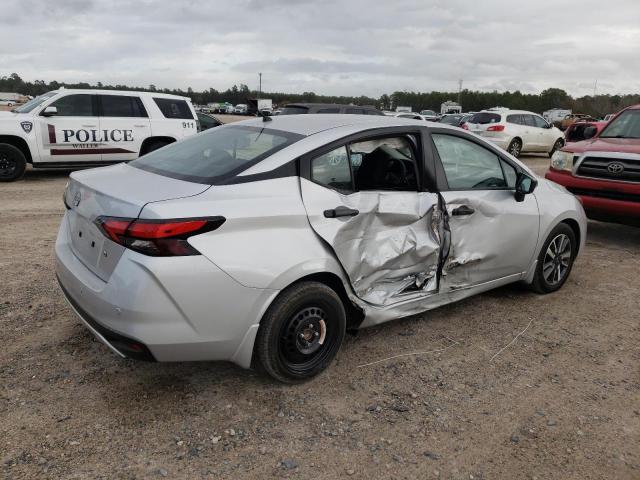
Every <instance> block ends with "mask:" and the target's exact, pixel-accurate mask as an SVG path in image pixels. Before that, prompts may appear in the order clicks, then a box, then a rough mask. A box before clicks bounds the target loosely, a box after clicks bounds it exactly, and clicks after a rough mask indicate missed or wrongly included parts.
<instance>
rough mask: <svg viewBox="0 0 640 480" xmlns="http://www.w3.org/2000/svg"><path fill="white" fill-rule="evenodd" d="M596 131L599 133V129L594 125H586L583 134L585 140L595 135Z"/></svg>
mask: <svg viewBox="0 0 640 480" xmlns="http://www.w3.org/2000/svg"><path fill="white" fill-rule="evenodd" d="M596 133H598V129H597V128H596V127H594V126H593V125H589V126H588V127H585V129H584V130H583V132H582V136H583V137H584V139H585V140H589V139H590V138H593V137H595V136H596Z"/></svg>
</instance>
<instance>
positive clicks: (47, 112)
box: [41, 107, 58, 117]
mask: <svg viewBox="0 0 640 480" xmlns="http://www.w3.org/2000/svg"><path fill="white" fill-rule="evenodd" d="M57 114H58V109H57V108H56V107H46V108H45V109H44V110H43V111H42V114H41V115H42V116H43V117H52V116H54V115H57Z"/></svg>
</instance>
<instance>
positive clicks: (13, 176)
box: [0, 89, 199, 182]
mask: <svg viewBox="0 0 640 480" xmlns="http://www.w3.org/2000/svg"><path fill="white" fill-rule="evenodd" d="M198 130H199V124H198V121H197V116H196V113H195V110H194V108H193V105H192V104H191V100H190V99H189V98H186V97H180V96H176V95H167V94H163V93H155V92H129V91H117V90H71V89H68V90H67V89H61V90H56V91H52V92H48V93H45V94H44V95H41V96H39V97H37V98H34V99H33V100H31V101H29V102H27V103H25V104H24V105H21V106H19V107H17V108H15V109H13V110H12V111H11V112H6V111H4V112H0V181H3V182H10V181H13V180H17V179H19V178H20V177H21V176H22V175H23V173H24V171H25V168H26V165H27V163H31V164H32V165H33V167H34V168H76V167H78V168H79V167H90V166H100V165H108V164H111V163H117V162H123V161H127V160H133V159H135V158H138V157H139V156H140V155H144V154H145V153H148V152H151V151H153V150H156V149H158V148H160V147H163V146H164V145H167V144H169V143H173V142H175V141H177V140H180V139H182V138H184V137H188V136H190V135H193V134H195V133H197V132H198Z"/></svg>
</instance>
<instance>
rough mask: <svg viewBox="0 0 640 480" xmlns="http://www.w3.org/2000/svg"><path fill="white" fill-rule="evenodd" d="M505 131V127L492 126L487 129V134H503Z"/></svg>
mask: <svg viewBox="0 0 640 480" xmlns="http://www.w3.org/2000/svg"><path fill="white" fill-rule="evenodd" d="M503 130H504V125H491V126H490V127H489V128H487V132H502V131H503Z"/></svg>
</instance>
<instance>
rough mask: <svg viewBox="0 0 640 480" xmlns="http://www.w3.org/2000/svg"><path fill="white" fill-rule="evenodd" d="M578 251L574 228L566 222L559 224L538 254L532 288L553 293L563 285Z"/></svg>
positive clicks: (540, 291)
mask: <svg viewBox="0 0 640 480" xmlns="http://www.w3.org/2000/svg"><path fill="white" fill-rule="evenodd" d="M577 253H578V244H577V241H576V236H575V234H574V233H573V230H572V229H571V228H570V227H569V226H568V225H567V224H566V223H561V224H559V225H557V226H556V227H555V228H554V229H553V230H552V231H551V233H550V234H549V236H548V237H547V240H546V241H545V242H544V245H543V246H542V249H541V250H540V255H538V264H537V265H536V273H535V275H534V277H533V282H532V284H531V286H532V288H533V289H534V290H535V291H536V292H538V293H551V292H555V291H556V290H558V289H559V288H560V287H562V285H564V282H566V281H567V278H568V277H569V273H571V268H572V267H573V261H574V259H575V258H576V254H577Z"/></svg>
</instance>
